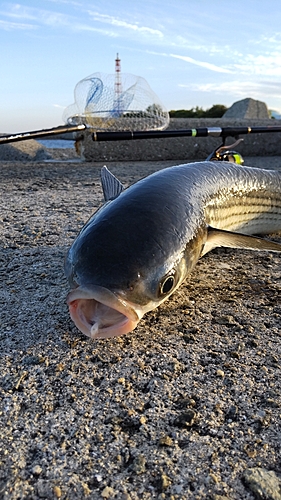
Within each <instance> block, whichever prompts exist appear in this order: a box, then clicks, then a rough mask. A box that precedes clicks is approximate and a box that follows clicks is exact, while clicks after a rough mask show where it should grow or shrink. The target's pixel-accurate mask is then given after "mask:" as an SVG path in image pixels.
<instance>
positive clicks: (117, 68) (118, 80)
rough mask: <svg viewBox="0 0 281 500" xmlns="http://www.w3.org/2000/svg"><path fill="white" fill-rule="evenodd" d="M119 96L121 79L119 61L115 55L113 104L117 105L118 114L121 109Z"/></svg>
mask: <svg viewBox="0 0 281 500" xmlns="http://www.w3.org/2000/svg"><path fill="white" fill-rule="evenodd" d="M121 94H122V79H121V60H120V59H119V54H118V53H117V54H116V59H115V102H116V104H117V111H118V113H121V112H122V109H121V107H122V106H121V99H120V97H121Z"/></svg>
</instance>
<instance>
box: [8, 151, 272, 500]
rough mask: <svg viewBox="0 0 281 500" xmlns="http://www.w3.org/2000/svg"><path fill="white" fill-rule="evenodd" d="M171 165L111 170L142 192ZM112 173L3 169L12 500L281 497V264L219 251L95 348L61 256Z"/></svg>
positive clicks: (72, 167)
mask: <svg viewBox="0 0 281 500" xmlns="http://www.w3.org/2000/svg"><path fill="white" fill-rule="evenodd" d="M171 163H172V162H166V163H163V162H162V163H160V162H159V163H155V162H154V163H147V162H141V163H130V162H128V163H108V164H107V166H108V167H109V168H110V169H111V170H112V172H113V173H114V174H115V175H117V176H118V177H119V178H120V180H121V181H122V182H124V183H125V184H131V183H132V182H135V181H136V180H137V179H138V178H139V177H143V176H145V175H148V174H149V173H151V172H152V171H154V170H156V169H159V168H163V167H165V166H167V165H170V164H171ZM173 163H174V164H175V163H176V162H173ZM247 164H250V165H257V166H264V167H267V168H270V167H271V168H278V167H279V168H280V167H281V158H259V159H249V160H248V161H247ZM101 166H102V164H98V163H80V162H75V161H74V162H73V161H72V162H64V163H59V162H45V163H37V162H32V163H31V162H27V163H23V162H6V163H5V162H2V163H0V173H1V208H0V214H1V215H0V219H1V221H2V220H3V229H2V232H1V255H0V263H1V281H2V284H3V285H4V286H1V289H0V293H1V299H2V300H1V303H2V307H1V358H0V363H1V366H0V391H1V392H0V406H1V408H0V420H1V424H0V455H1V456H0V461H1V467H0V498H4V499H9V500H15V499H41V498H47V499H56V498H61V499H68V500H72V499H81V498H89V499H102V498H109V499H110V498H115V499H121V500H130V499H132V500H133V499H150V498H157V499H206V498H207V499H211V500H226V499H229V500H234V499H237V500H238V499H248V500H253V499H254V498H256V497H255V495H258V493H254V491H256V492H257V491H260V497H259V498H269V499H271V498H272V499H277V500H278V499H280V498H281V493H280V478H281V455H280V442H281V397H280V386H281V367H280V354H281V324H280V323H281V305H280V277H281V269H280V256H279V255H276V254H266V253H255V252H246V251H237V250H224V249H220V250H216V251H213V252H212V253H211V254H209V255H207V256H206V257H204V258H203V259H202V260H201V261H199V263H198V264H197V267H196V269H195V271H194V272H193V273H192V275H191V276H190V278H189V279H188V280H187V281H186V283H185V284H184V285H182V286H181V288H180V290H179V291H178V292H176V293H175V294H174V295H173V296H172V298H171V299H170V300H169V301H167V302H166V303H164V304H163V305H162V306H160V307H159V308H158V309H156V310H155V311H153V312H151V313H148V314H147V315H146V316H145V318H144V319H143V320H142V321H141V322H140V324H139V327H138V328H137V329H136V330H135V331H134V332H132V333H131V334H128V335H127V336H124V337H121V338H115V339H110V340H99V341H91V340H90V339H88V338H87V337H84V336H83V335H82V334H80V333H79V332H78V330H77V329H76V327H75V326H74V324H73V323H72V321H71V320H70V318H69V314H68V310H67V306H66V303H65V297H66V294H67V291H68V285H67V282H66V280H65V278H64V274H63V260H64V255H65V252H66V249H67V247H68V246H69V245H70V244H71V242H72V241H73V239H74V237H75V235H76V234H77V231H78V230H79V228H81V226H82V225H83V223H84V222H85V221H86V220H87V218H88V216H89V215H90V214H92V212H93V211H94V210H95V209H96V208H97V207H98V206H99V205H100V203H101V200H102V194H101V187H100V182H99V170H100V167H101ZM275 239H276V240H277V241H281V238H280V237H279V238H278V236H276V238H275ZM251 478H252V479H251ZM253 478H254V479H253ZM261 495H263V496H261Z"/></svg>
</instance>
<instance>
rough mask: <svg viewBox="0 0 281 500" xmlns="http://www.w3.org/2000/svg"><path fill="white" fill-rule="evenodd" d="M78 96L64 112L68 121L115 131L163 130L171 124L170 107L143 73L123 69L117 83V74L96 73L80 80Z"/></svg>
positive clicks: (77, 90)
mask: <svg viewBox="0 0 281 500" xmlns="http://www.w3.org/2000/svg"><path fill="white" fill-rule="evenodd" d="M74 98H75V102H74V103H73V104H71V105H70V106H68V107H67V108H66V109H65V111H64V113H63V120H64V122H65V123H66V124H68V125H79V124H86V125H88V126H89V127H91V128H93V129H95V130H96V131H105V130H106V131H113V132H114V131H134V130H139V131H147V130H163V129H165V128H167V126H168V124H169V113H168V111H167V110H166V108H165V107H164V106H163V104H162V103H161V101H160V100H159V98H158V97H157V95H156V94H155V93H154V92H153V90H152V89H151V88H150V86H149V85H148V83H147V81H146V80H145V79H144V78H142V77H140V76H135V75H131V74H128V73H122V83H121V85H120V83H118V86H117V87H116V75H115V74H103V73H94V74H92V75H90V76H88V77H87V78H84V79H83V80H81V81H80V82H78V83H77V85H76V87H75V89H74Z"/></svg>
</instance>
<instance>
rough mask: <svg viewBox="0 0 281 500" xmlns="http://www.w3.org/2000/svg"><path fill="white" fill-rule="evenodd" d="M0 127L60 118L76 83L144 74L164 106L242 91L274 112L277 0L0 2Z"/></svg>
mask: <svg viewBox="0 0 281 500" xmlns="http://www.w3.org/2000/svg"><path fill="white" fill-rule="evenodd" d="M0 47H1V52H0V54H1V77H0V132H23V131H26V130H33V129H40V128H45V127H53V126H56V125H59V124H63V120H62V114H63V110H64V109H65V107H66V106H68V105H70V104H71V103H72V102H73V101H74V97H73V91H74V87H75V85H76V83H78V81H79V80H81V79H82V78H85V77H86V76H88V75H90V74H91V73H95V72H98V71H100V72H103V73H114V70H115V68H114V65H115V57H116V53H117V52H118V53H119V55H120V58H121V69H122V72H123V73H132V74H134V75H139V76H142V77H144V78H145V79H146V80H147V81H148V83H149V85H150V86H151V87H152V89H153V90H154V92H155V93H156V94H157V95H158V97H159V98H160V100H161V101H162V103H163V104H164V105H165V106H166V108H167V109H168V110H170V109H180V108H191V107H194V106H196V105H199V106H202V107H203V108H208V107H210V106H212V105H213V104H224V105H226V106H230V105H231V104H232V103H233V102H235V101H237V100H240V99H243V98H245V97H252V98H255V99H260V100H262V101H264V102H266V103H267V105H268V107H269V108H270V109H276V110H278V111H281V7H280V0H271V1H270V2H269V1H267V2H266V1H265V0H244V1H241V0H236V1H232V2H230V1H228V0H212V1H210V0H197V1H195V2H194V1H190V0H173V1H172V0H161V1H159V0H141V1H139V0H138V1H135V0H130V1H129V0H126V1H125V0H106V1H103V2H101V1H99V2H95V1H90V0H89V1H87V0H43V1H39V0H29V1H22V2H19V3H15V2H1V3H0Z"/></svg>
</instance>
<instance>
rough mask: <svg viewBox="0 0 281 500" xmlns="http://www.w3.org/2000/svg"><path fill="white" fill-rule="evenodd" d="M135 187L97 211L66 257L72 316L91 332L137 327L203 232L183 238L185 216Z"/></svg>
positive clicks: (180, 272) (171, 287)
mask: <svg viewBox="0 0 281 500" xmlns="http://www.w3.org/2000/svg"><path fill="white" fill-rule="evenodd" d="M133 187H134V186H133ZM130 189H131V188H130ZM139 190H140V189H138V192H137V194H136V195H135V192H134V190H131V191H130V190H128V194H127V190H126V191H125V192H124V193H122V194H121V195H120V196H119V197H118V198H117V199H116V200H113V201H112V202H110V203H108V204H107V205H105V206H104V207H102V208H101V209H100V210H98V211H97V212H96V213H95V214H94V216H93V217H92V218H91V219H90V220H89V221H88V223H87V224H86V225H85V226H84V228H83V229H82V231H81V232H80V234H79V235H78V237H77V238H76V240H75V241H74V243H73V245H72V246H71V248H70V249H69V251H68V254H67V257H66V260H65V274H66V276H67V277H68V280H69V283H70V285H71V287H72V290H71V291H70V293H69V295H68V297H67V303H68V306H69V311H70V316H71V318H72V320H73V321H74V323H75V324H76V326H77V328H78V329H79V330H80V331H81V332H82V333H84V334H86V335H87V336H89V337H91V338H108V337H113V336H119V335H122V334H125V333H129V332H131V331H132V330H134V329H135V328H136V326H137V325H138V323H139V321H140V319H141V318H142V317H143V315H144V314H145V313H146V312H148V311H150V310H152V309H154V308H156V307H157V306H158V305H159V304H161V303H162V302H163V301H164V300H166V299H167V298H168V297H169V296H170V295H171V294H172V293H173V292H174V291H175V290H176V288H177V287H178V286H179V285H180V284H181V283H182V281H183V280H184V279H185V277H186V275H187V273H188V272H189V270H190V269H191V268H192V267H193V266H194V265H195V263H196V262H197V260H198V258H199V255H200V252H201V248H202V242H201V240H202V238H201V236H200V235H194V234H192V235H191V237H190V238H189V241H188V243H186V214H185V213H179V207H175V209H174V210H171V203H170V204H169V210H165V206H163V205H164V201H163V198H161V196H160V197H159V196H158V197H157V196H155V191H153V193H150V191H149V190H146V191H145V196H140V197H138V194H139ZM129 191H130V192H129ZM141 194H143V193H141ZM157 206H158V207H159V206H161V210H159V209H157ZM175 213H176V217H175Z"/></svg>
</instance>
